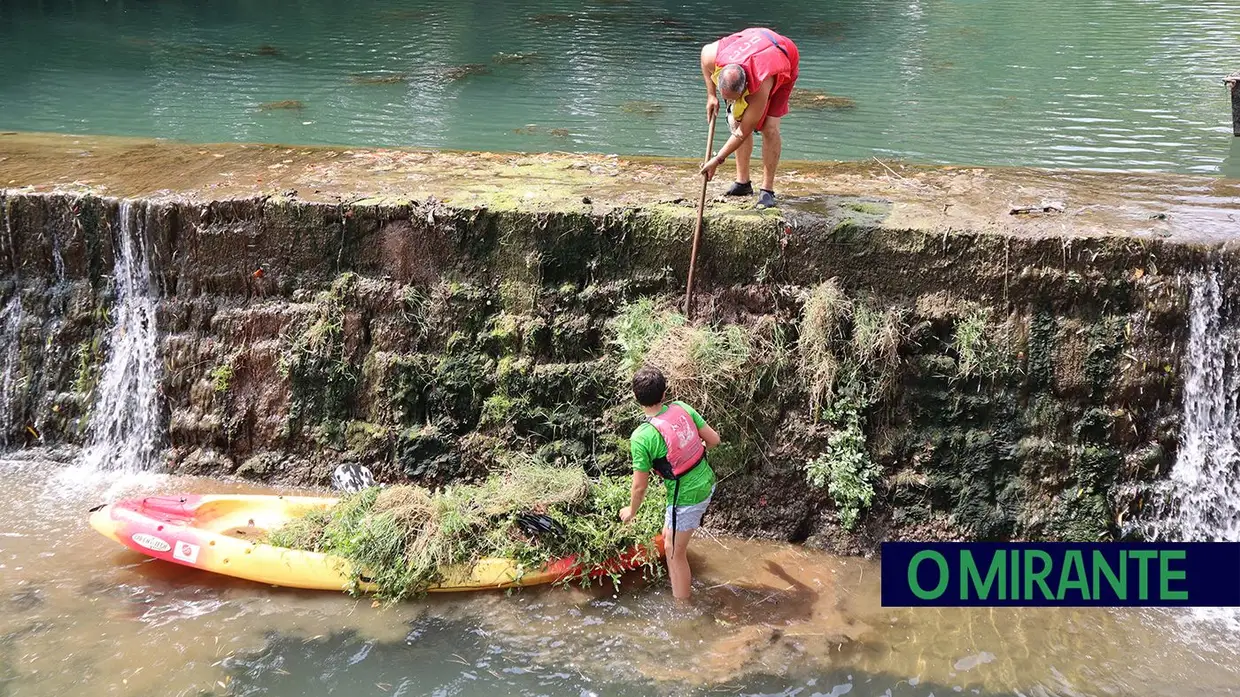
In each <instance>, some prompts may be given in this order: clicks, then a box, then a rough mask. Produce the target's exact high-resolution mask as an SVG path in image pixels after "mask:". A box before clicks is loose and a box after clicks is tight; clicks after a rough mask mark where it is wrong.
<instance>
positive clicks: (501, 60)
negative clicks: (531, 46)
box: [491, 51, 542, 65]
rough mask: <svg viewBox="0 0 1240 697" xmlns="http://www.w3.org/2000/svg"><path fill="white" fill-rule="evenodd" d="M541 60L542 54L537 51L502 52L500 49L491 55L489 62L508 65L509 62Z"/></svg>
mask: <svg viewBox="0 0 1240 697" xmlns="http://www.w3.org/2000/svg"><path fill="white" fill-rule="evenodd" d="M540 60H542V54H540V53H538V52H537V51H527V52H524V53H522V52H518V53H504V52H503V51H500V52H499V53H496V54H495V55H494V56H491V62H492V63H495V64H496V65H508V64H509V63H533V62H535V61H540Z"/></svg>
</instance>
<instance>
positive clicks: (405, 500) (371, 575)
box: [263, 457, 665, 601]
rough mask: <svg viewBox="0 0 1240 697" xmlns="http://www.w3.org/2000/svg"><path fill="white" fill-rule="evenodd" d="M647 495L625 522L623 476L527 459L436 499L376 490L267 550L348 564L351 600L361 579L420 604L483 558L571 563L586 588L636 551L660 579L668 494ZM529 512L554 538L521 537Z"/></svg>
mask: <svg viewBox="0 0 1240 697" xmlns="http://www.w3.org/2000/svg"><path fill="white" fill-rule="evenodd" d="M647 491H648V493H647V496H646V500H645V502H644V503H643V504H642V507H641V509H640V510H639V512H638V517H637V518H636V519H635V520H634V521H631V522H630V523H628V524H622V523H621V522H620V520H619V515H618V514H619V511H620V509H621V508H622V507H624V506H626V505H628V502H629V479H628V478H627V477H603V478H601V479H598V480H591V479H590V478H588V477H587V476H586V473H585V471H584V470H583V469H582V468H581V467H580V466H573V467H558V466H554V465H550V464H547V463H544V462H541V461H538V460H535V459H533V458H528V457H523V458H517V459H514V460H512V461H510V462H509V464H508V465H507V466H506V467H505V468H504V469H502V470H501V471H499V472H497V473H495V474H493V475H492V476H491V477H489V478H488V479H487V480H486V481H484V482H482V483H480V484H466V485H458V486H453V487H449V488H446V489H444V490H442V491H437V492H430V491H428V490H426V489H423V488H421V487H417V486H408V485H401V486H392V487H387V488H382V489H381V488H379V487H372V488H369V489H366V490H364V491H361V492H358V493H356V494H351V495H348V496H345V497H343V498H342V499H341V500H340V501H339V502H338V503H337V504H336V505H335V506H333V507H332V508H330V509H328V510H325V511H316V512H313V513H310V514H308V515H306V516H304V517H301V518H297V519H295V520H292V521H290V522H289V523H287V524H286V525H284V526H283V527H281V528H279V529H277V530H273V531H271V532H270V533H269V534H268V535H267V536H266V538H265V539H264V540H263V542H266V543H267V544H271V545H274V546H277V547H287V548H292V549H304V550H309V551H314V552H322V553H325V554H330V555H333V556H337V557H340V558H342V559H345V560H347V561H348V562H349V565H350V569H351V574H352V577H351V579H350V581H351V584H352V588H351V590H352V592H353V593H355V594H358V593H360V590H361V588H362V584H363V581H370V582H372V583H374V584H375V586H376V587H377V591H376V592H375V595H376V597H377V598H379V599H382V600H390V601H397V600H404V599H408V598H413V597H418V596H420V595H422V594H423V593H425V592H426V591H427V589H429V588H430V587H431V586H433V585H435V584H437V583H439V582H440V581H442V580H443V572H444V570H445V569H446V568H448V567H451V566H457V565H467V564H470V563H473V562H477V561H478V560H480V559H482V558H485V557H500V558H508V559H513V560H515V561H517V562H519V563H520V564H521V565H522V568H523V569H525V570H526V571H533V570H536V569H537V568H539V567H540V566H542V565H543V564H545V563H547V562H550V561H552V560H555V559H559V558H563V557H567V556H572V555H575V556H576V557H577V559H578V561H579V562H580V565H581V566H580V569H581V572H580V573H578V574H577V575H575V576H573V577H570V578H566V579H564V580H563V582H574V581H576V582H579V583H581V584H582V585H589V584H590V583H592V582H593V580H592V579H591V577H590V575H589V574H590V572H591V571H593V570H594V569H597V568H598V567H599V566H600V565H602V564H604V563H605V562H607V561H609V560H611V559H614V558H615V557H616V556H617V555H619V554H621V553H623V552H625V551H627V550H629V549H632V548H634V547H638V546H641V547H644V548H645V550H646V552H647V554H646V561H645V563H644V564H643V567H644V570H645V571H646V572H647V574H651V573H653V574H658V573H660V572H661V568H662V567H661V566H660V565H659V564H658V562H657V556H656V555H655V554H654V552H655V549H654V547H653V539H654V537H655V536H656V535H658V533H659V532H660V531H661V530H662V527H663V507H664V505H665V502H664V500H663V498H664V496H665V494H664V492H663V487H650V488H649V489H648V490H647ZM529 513H538V514H543V515H546V516H548V517H549V518H551V519H552V520H554V521H555V522H556V523H558V524H559V526H560V530H555V531H552V532H543V533H539V534H537V535H530V534H527V532H526V531H525V530H523V529H522V527H521V525H520V524H519V519H520V516H521V515H522V514H529ZM609 576H610V577H611V578H612V579H613V581H616V580H618V577H617V576H616V575H614V574H609Z"/></svg>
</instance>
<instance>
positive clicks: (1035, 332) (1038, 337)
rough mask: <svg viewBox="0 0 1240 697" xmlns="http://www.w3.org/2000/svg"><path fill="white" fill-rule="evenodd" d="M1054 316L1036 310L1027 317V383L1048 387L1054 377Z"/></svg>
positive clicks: (1035, 386)
mask: <svg viewBox="0 0 1240 697" xmlns="http://www.w3.org/2000/svg"><path fill="white" fill-rule="evenodd" d="M1056 329H1057V328H1056V326H1055V316H1054V315H1052V314H1051V313H1050V312H1047V311H1046V310H1038V311H1036V312H1034V313H1033V315H1032V316H1031V317H1030V319H1029V354H1028V363H1027V365H1028V368H1027V372H1028V375H1029V385H1030V386H1031V387H1033V388H1035V389H1036V388H1045V387H1050V386H1051V385H1052V384H1053V381H1054V377H1055V333H1056Z"/></svg>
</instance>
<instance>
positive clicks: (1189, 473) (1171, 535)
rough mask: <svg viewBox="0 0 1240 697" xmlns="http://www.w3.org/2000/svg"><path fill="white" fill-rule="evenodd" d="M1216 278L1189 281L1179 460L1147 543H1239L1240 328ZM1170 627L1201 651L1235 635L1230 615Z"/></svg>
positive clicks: (1238, 630)
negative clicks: (1201, 644)
mask: <svg viewBox="0 0 1240 697" xmlns="http://www.w3.org/2000/svg"><path fill="white" fill-rule="evenodd" d="M1227 295H1228V293H1227V292H1226V289H1225V288H1224V287H1223V284H1222V283H1221V282H1220V279H1219V274H1218V272H1217V271H1213V270H1212V271H1210V272H1208V273H1206V274H1203V275H1201V276H1198V277H1196V278H1194V279H1193V284H1192V298H1191V300H1190V304H1189V311H1190V319H1189V342H1188V355H1187V356H1186V357H1185V366H1186V375H1185V380H1184V420H1183V426H1182V430H1181V433H1180V448H1179V454H1178V456H1177V457H1176V461H1175V466H1174V467H1173V468H1172V470H1171V474H1170V476H1169V477H1168V479H1167V481H1165V482H1163V483H1162V484H1161V486H1160V488H1159V490H1158V491H1156V492H1155V495H1154V497H1153V499H1152V501H1151V506H1150V508H1149V509H1148V510H1147V512H1146V515H1145V516H1144V517H1145V519H1146V523H1145V526H1146V531H1147V534H1148V536H1149V537H1150V538H1151V539H1155V540H1171V541H1186V542H1240V422H1237V418H1238V417H1240V375H1237V368H1240V322H1235V321H1230V320H1231V318H1230V314H1231V310H1232V308H1233V307H1234V303H1228V302H1227ZM1186 610H1187V611H1186V612H1185V613H1172V614H1171V615H1169V616H1168V619H1171V620H1172V621H1174V622H1176V623H1178V624H1181V625H1182V626H1184V628H1185V629H1186V630H1187V631H1186V632H1185V637H1186V638H1192V637H1200V636H1201V635H1200V633H1199V632H1200V631H1201V630H1202V629H1203V628H1205V629H1206V631H1207V634H1206V635H1205V636H1206V637H1207V638H1205V639H1199V640H1201V641H1204V642H1205V644H1206V645H1210V644H1212V643H1216V642H1217V636H1218V635H1217V634H1215V633H1214V632H1217V631H1220V630H1221V631H1222V632H1223V636H1235V635H1236V634H1240V611H1237V609H1235V608H1207V607H1198V608H1187V609H1186Z"/></svg>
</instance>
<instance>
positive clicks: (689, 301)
mask: <svg viewBox="0 0 1240 697" xmlns="http://www.w3.org/2000/svg"><path fill="white" fill-rule="evenodd" d="M714 150H715V119H711V120H710V128H709V129H708V130H707V133H706V159H704V160H702V164H703V165H705V164H706V163H707V162H709V161H710V158H711V155H712V154H713V152H714ZM707 183H708V180H707V179H706V175H705V174H703V175H702V196H701V197H700V198H699V199H698V211H697V225H695V226H694V227H693V250H692V251H691V252H690V253H689V284H688V287H687V288H686V289H685V317H687V318H689V319H693V272H694V271H695V270H696V269H697V253H698V240H699V239H701V237H702V216H703V215H704V214H705V213H706V184H707Z"/></svg>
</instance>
